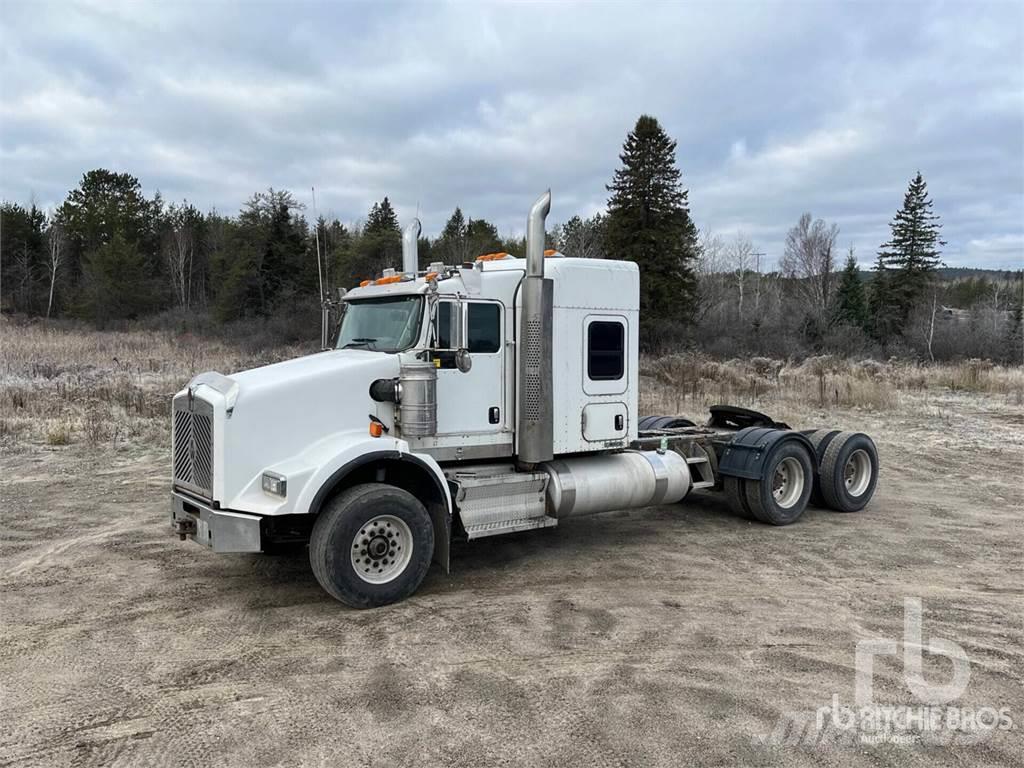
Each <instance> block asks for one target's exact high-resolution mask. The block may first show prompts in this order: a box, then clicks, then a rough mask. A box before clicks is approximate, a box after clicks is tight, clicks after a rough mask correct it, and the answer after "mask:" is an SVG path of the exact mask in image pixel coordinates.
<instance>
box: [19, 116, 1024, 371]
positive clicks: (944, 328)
mask: <svg viewBox="0 0 1024 768" xmlns="http://www.w3.org/2000/svg"><path fill="white" fill-rule="evenodd" d="M619 159H620V166H619V167H618V168H617V169H616V170H615V172H614V175H613V177H612V179H611V181H610V183H609V184H608V186H607V190H608V192H609V198H608V205H607V210H606V212H605V213H599V214H596V215H594V216H591V217H588V218H582V217H580V216H574V217H572V218H570V219H569V220H568V221H566V222H564V223H562V224H559V225H555V226H554V227H553V228H552V230H551V231H550V232H549V233H548V236H547V237H548V245H549V246H552V247H556V248H558V249H559V250H560V251H561V252H562V253H564V254H565V255H567V256H577V257H589V258H616V259H629V260H632V261H635V262H637V263H638V265H639V266H640V271H641V339H642V343H643V345H644V347H645V348H646V349H648V350H650V351H654V352H659V351H668V350H670V349H673V350H674V349H678V348H680V347H681V346H694V345H696V346H699V347H701V348H703V349H706V350H708V351H711V352H713V353H715V354H722V355H730V354H768V355H777V356H787V357H788V356H794V355H805V354H812V353H821V352H836V353H841V354H883V355H888V354H906V355H916V356H919V357H930V358H931V359H938V358H948V357H959V356H985V357H991V358H995V359H1000V360H1006V361H1017V362H1020V359H1021V350H1022V341H1021V299H1022V292H1024V287H1022V286H1024V281H1022V276H1021V273H1020V272H1017V273H1007V274H1006V275H1004V276H1002V277H1000V278H998V279H993V280H988V279H985V278H977V277H971V278H966V279H963V280H956V281H944V280H940V279H939V276H938V270H939V267H940V265H941V262H940V257H941V248H942V246H944V245H945V243H944V242H943V241H942V239H941V223H940V221H939V217H938V215H937V214H936V213H935V212H934V206H933V202H932V200H931V198H930V196H929V194H928V190H927V185H926V183H925V181H924V178H923V177H922V175H921V174H920V173H917V174H916V176H915V177H914V178H913V179H911V181H910V183H909V185H908V188H907V192H906V195H905V196H904V199H903V204H902V206H901V207H900V209H899V210H898V211H897V213H896V215H895V217H894V218H893V220H892V222H891V223H890V237H889V239H888V240H887V241H886V242H885V243H883V244H881V245H880V247H879V249H878V253H877V257H876V259H875V263H874V268H873V269H872V270H871V271H870V272H869V273H867V274H865V273H863V272H862V271H860V270H859V269H858V267H857V260H856V256H855V254H854V253H853V250H852V248H850V249H848V251H847V253H846V257H845V261H844V260H843V258H842V256H841V255H840V253H839V241H840V231H839V228H838V227H837V226H836V225H835V224H831V223H828V222H826V221H824V220H822V219H815V218H813V217H812V215H811V214H810V213H805V214H803V215H802V216H801V217H800V218H799V220H798V221H797V222H796V224H795V225H794V226H793V227H792V228H791V229H790V230H789V231H788V233H787V236H786V239H785V245H784V250H783V253H782V255H781V257H780V258H779V259H778V260H777V265H776V266H775V268H773V269H771V270H767V269H765V268H764V266H763V265H764V263H765V261H764V259H765V254H763V253H761V252H759V251H758V250H757V249H756V247H755V245H754V243H753V242H752V241H751V240H750V239H749V238H747V237H745V236H743V235H742V234H740V235H737V236H735V237H733V238H731V239H729V240H728V241H727V240H726V239H724V238H722V237H720V236H717V235H715V234H714V233H711V232H699V231H698V230H697V228H696V226H695V225H694V222H693V220H692V218H691V215H690V208H689V200H688V190H687V189H685V188H684V186H683V183H682V174H681V172H680V170H679V167H678V165H677V161H676V142H675V141H674V140H672V139H671V138H670V137H669V136H668V134H667V133H666V132H665V130H664V129H663V128H662V126H661V125H660V124H659V123H658V121H657V120H656V119H655V118H653V117H650V116H648V115H643V116H641V117H640V118H639V120H637V122H636V124H635V126H634V128H633V130H631V131H630V132H629V134H628V136H627V137H626V140H625V142H624V144H623V148H622V152H621V154H620V155H619ZM523 250H524V243H523V241H522V239H521V238H516V237H503V236H501V235H500V234H499V232H498V230H497V228H496V227H495V226H494V225H493V224H492V223H490V222H488V221H486V220H485V219H482V218H481V219H474V218H471V217H470V216H467V215H466V214H464V213H463V211H462V209H461V208H458V207H457V208H455V210H454V211H453V213H452V214H451V216H450V217H449V219H448V221H447V222H446V223H445V226H444V228H443V229H442V230H441V233H440V234H439V236H438V237H436V238H427V237H421V239H420V242H419V253H420V260H421V266H422V267H425V266H426V265H427V264H429V263H431V262H435V261H440V262H444V263H446V264H460V263H463V262H466V261H471V260H472V259H473V258H475V257H476V256H477V255H479V254H483V253H491V252H495V251H507V252H509V253H513V254H521V253H522V252H523ZM840 261H844V263H843V266H842V267H840V266H839V262H840ZM400 264H401V228H400V226H399V222H398V219H397V216H396V214H395V211H394V208H393V206H392V204H391V202H390V200H389V198H388V197H384V198H383V199H381V200H380V201H377V202H375V203H373V205H372V206H371V208H370V210H369V211H368V212H367V215H366V218H365V219H364V220H363V221H361V222H360V223H358V224H356V225H354V226H346V225H345V224H343V223H341V222H340V221H338V220H337V219H332V220H327V219H325V218H324V217H322V216H318V217H316V218H315V220H313V221H310V219H309V218H307V210H306V206H305V205H304V204H303V203H301V202H300V201H299V200H298V199H297V198H296V197H295V196H294V195H293V194H292V193H291V192H289V191H285V190H275V189H272V188H271V189H268V190H266V191H263V192H257V193H255V194H254V195H252V196H251V197H250V198H249V199H248V200H247V201H245V203H244V204H243V205H242V207H241V209H240V210H239V211H238V213H237V214H235V215H224V214H222V213H220V212H218V211H216V210H213V211H209V212H202V211H200V210H198V209H197V208H196V207H195V206H194V205H193V204H191V203H190V202H188V201H187V200H185V201H182V202H180V203H178V202H170V203H168V202H167V201H165V200H164V199H163V198H162V197H161V195H160V194H159V193H157V194H156V195H155V196H153V197H152V198H147V197H146V196H145V195H144V194H143V192H142V187H141V184H140V182H139V180H138V179H137V178H136V177H134V176H132V175H130V174H127V173H116V172H112V171H109V170H106V169H97V170H93V171H89V172H88V173H86V174H85V175H84V176H83V177H82V180H81V181H80V183H79V185H78V186H77V187H76V188H75V189H73V190H71V191H70V192H69V193H68V195H67V197H66V198H65V200H64V201H63V202H62V203H61V204H60V205H59V206H58V207H57V208H56V209H55V210H53V211H49V212H44V211H42V210H40V209H39V208H38V207H37V206H36V205H35V204H33V203H30V204H29V205H28V206H24V205H20V204H18V203H14V202H3V203H0V305H2V309H3V310H4V311H6V312H17V313H23V314H27V315H35V316H43V317H47V318H51V317H73V318H78V319H81V320H85V321H88V322H91V323H93V324H95V325H97V326H101V327H104V326H109V325H111V324H116V323H123V322H125V321H128V320H133V319H138V318H141V317H145V316H149V315H154V314H158V313H167V314H169V315H170V316H171V317H175V318H189V317H203V318H209V319H210V320H211V322H212V323H214V324H215V325H218V324H231V323H236V322H238V321H251V320H254V319H255V320H260V319H264V320H265V319H268V318H279V317H288V316H296V315H297V314H301V313H302V311H303V310H305V311H308V313H309V314H307V315H306V317H309V316H310V315H311V313H312V312H313V311H315V309H316V307H317V306H318V305H319V296H320V292H321V289H322V290H323V291H324V293H326V294H328V295H333V294H334V292H335V290H336V289H337V288H339V287H344V288H348V287H351V286H353V285H356V284H357V283H358V282H359V281H360V280H362V279H365V278H368V277H373V276H375V275H379V274H380V272H381V270H382V269H384V268H385V267H389V266H394V267H398V266H400ZM954 308H955V309H954Z"/></svg>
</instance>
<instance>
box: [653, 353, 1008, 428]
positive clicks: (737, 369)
mask: <svg viewBox="0 0 1024 768" xmlns="http://www.w3.org/2000/svg"><path fill="white" fill-rule="evenodd" d="M640 374H641V387H640V410H641V412H642V413H665V414H696V415H700V414H702V413H704V412H705V411H706V409H707V407H708V406H709V405H712V404H715V403H732V404H735V405H744V406H748V407H752V408H756V409H758V410H763V411H766V412H769V413H771V414H772V415H773V416H775V417H776V418H781V419H784V420H792V421H795V422H798V421H800V420H801V419H800V418H799V417H800V416H801V415H802V414H805V413H806V412H807V410H808V409H814V410H819V411H829V410H833V409H843V410H846V409H862V410H869V411H889V410H897V409H899V408H900V407H901V406H902V405H903V401H904V399H906V398H905V397H904V395H905V394H907V393H912V394H913V395H914V396H913V397H912V398H910V399H911V400H912V402H913V403H920V401H921V398H920V395H921V394H927V393H928V392H948V391H954V392H957V391H966V392H977V393H983V394H988V395H994V396H997V397H1000V396H1001V397H1004V398H1007V399H1008V400H1009V401H1010V402H1011V403H1013V404H1016V405H1022V404H1024V368H1021V367H1005V366H998V365H993V364H992V363H990V362H988V361H986V360H968V361H965V362H961V363H951V364H942V365H923V364H920V363H915V362H909V361H902V360H895V359H893V360H889V361H888V362H885V363H881V362H878V361H876V360H859V361H854V360H847V359H844V358H838V357H834V356H831V355H823V356H820V357H811V358H808V359H806V360H804V361H802V362H799V363H796V362H792V361H785V360H774V359H770V358H764V357H754V358H750V359H747V360H728V361H725V362H718V361H714V360H708V359H707V358H705V357H701V356H699V355H667V356H664V357H658V358H643V359H641V361H640Z"/></svg>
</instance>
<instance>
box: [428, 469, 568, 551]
mask: <svg viewBox="0 0 1024 768" xmlns="http://www.w3.org/2000/svg"><path fill="white" fill-rule="evenodd" d="M446 475H447V477H448V482H449V483H450V484H451V485H452V486H453V489H452V490H453V494H452V495H453V496H454V498H455V504H456V506H457V507H458V510H459V517H460V518H461V520H462V527H463V528H465V529H466V536H467V537H468V538H470V539H479V538H483V537H484V536H496V535H498V534H500V533H512V532H514V531H528V530H531V529H533V528H549V527H551V526H554V525H558V521H557V520H556V519H555V518H553V517H548V515H547V505H546V495H547V489H548V475H547V473H546V472H516V471H515V468H514V467H513V466H511V465H508V464H490V465H481V466H478V467H473V468H471V469H470V468H460V469H457V470H452V471H450V472H447V473H446Z"/></svg>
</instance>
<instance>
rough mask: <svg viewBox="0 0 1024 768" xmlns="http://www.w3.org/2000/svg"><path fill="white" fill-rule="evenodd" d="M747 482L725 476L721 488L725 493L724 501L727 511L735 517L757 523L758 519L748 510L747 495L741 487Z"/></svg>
mask: <svg viewBox="0 0 1024 768" xmlns="http://www.w3.org/2000/svg"><path fill="white" fill-rule="evenodd" d="M746 482H747V481H746V480H744V479H743V478H740V477H731V476H729V475H726V476H725V477H724V478H723V479H722V487H723V489H724V491H725V500H726V502H728V504H729V509H730V510H732V513H733V514H734V515H736V516H737V517H742V518H743V519H745V520H753V521H754V522H759V521H758V518H757V516H756V515H754V513H753V512H752V511H751V509H750V505H749V504H747V493H746V489H745V488H744V487H743V486H744V483H746Z"/></svg>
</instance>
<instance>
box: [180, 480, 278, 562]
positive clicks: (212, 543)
mask: <svg viewBox="0 0 1024 768" xmlns="http://www.w3.org/2000/svg"><path fill="white" fill-rule="evenodd" d="M171 527H172V528H174V531H175V533H177V534H178V535H179V536H181V537H182V538H183V539H184V538H189V539H192V540H193V541H195V542H198V543H199V544H202V545H204V546H206V547H209V548H210V549H212V550H213V551H214V552H262V551H263V548H262V546H261V536H260V518H259V517H258V516H257V515H247V514H245V513H244V512H230V511H228V510H224V509H213V508H212V507H209V506H207V505H206V504H204V503H203V502H201V501H199V500H197V499H195V498H193V497H192V496H186V495H184V494H181V493H178V492H177V491H171Z"/></svg>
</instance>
